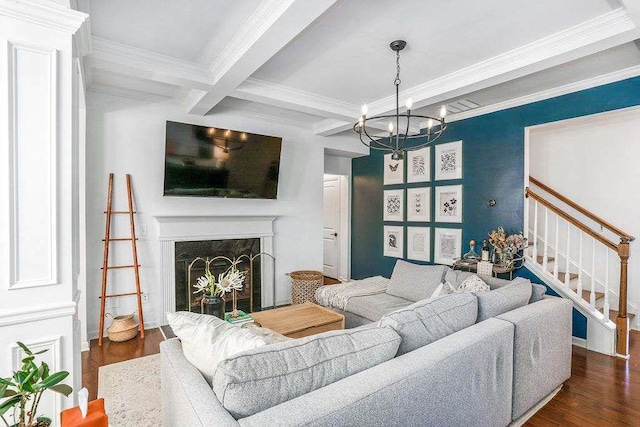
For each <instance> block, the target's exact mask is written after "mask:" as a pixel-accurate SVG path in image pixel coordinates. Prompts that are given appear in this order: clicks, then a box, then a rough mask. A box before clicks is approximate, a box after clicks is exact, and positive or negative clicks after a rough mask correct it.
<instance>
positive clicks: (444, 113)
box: [440, 105, 447, 119]
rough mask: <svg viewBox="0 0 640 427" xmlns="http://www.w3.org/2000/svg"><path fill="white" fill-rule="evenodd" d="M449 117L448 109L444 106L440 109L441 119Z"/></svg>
mask: <svg viewBox="0 0 640 427" xmlns="http://www.w3.org/2000/svg"><path fill="white" fill-rule="evenodd" d="M446 115H447V107H445V106H444V105H443V106H442V107H441V108H440V118H442V119H444V117H445V116H446Z"/></svg>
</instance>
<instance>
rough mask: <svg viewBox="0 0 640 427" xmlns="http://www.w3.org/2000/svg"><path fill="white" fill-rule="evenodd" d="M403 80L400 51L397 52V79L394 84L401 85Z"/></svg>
mask: <svg viewBox="0 0 640 427" xmlns="http://www.w3.org/2000/svg"><path fill="white" fill-rule="evenodd" d="M401 82H402V81H401V80H400V51H397V52H396V79H395V80H394V81H393V84H394V85H396V86H399V85H400V83H401Z"/></svg>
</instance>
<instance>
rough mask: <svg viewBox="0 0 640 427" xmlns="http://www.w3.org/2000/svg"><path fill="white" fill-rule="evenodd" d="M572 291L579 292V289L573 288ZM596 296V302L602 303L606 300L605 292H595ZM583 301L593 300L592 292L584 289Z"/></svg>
mask: <svg viewBox="0 0 640 427" xmlns="http://www.w3.org/2000/svg"><path fill="white" fill-rule="evenodd" d="M571 290H573V291H576V292H577V288H571ZM594 293H595V294H596V301H600V300H602V299H604V292H598V291H596V292H594ZM582 299H584V300H585V301H590V299H591V291H590V290H588V289H583V290H582Z"/></svg>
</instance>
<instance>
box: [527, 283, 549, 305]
mask: <svg viewBox="0 0 640 427" xmlns="http://www.w3.org/2000/svg"><path fill="white" fill-rule="evenodd" d="M546 293H547V287H546V286H545V285H539V284H537V283H532V284H531V298H529V304H532V303H534V302H538V301H540V300H541V299H542V297H543V296H544V294H546Z"/></svg>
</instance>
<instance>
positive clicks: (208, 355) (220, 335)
mask: <svg viewBox="0 0 640 427" xmlns="http://www.w3.org/2000/svg"><path fill="white" fill-rule="evenodd" d="M167 320H168V321H169V326H171V329H173V332H174V333H175V334H176V336H177V337H178V338H180V341H182V351H183V352H184V357H185V358H186V359H187V360H188V361H189V362H190V363H191V364H192V365H193V366H195V367H196V368H197V369H198V370H199V371H200V373H201V374H202V376H203V377H205V378H206V380H207V382H208V383H209V384H211V380H212V379H213V374H214V373H215V371H216V369H217V368H218V364H219V363H220V362H221V361H223V360H224V359H226V358H228V357H230V356H232V355H234V354H237V353H240V352H243V351H247V350H252V349H254V348H258V347H263V346H265V345H269V344H272V343H274V342H279V341H283V340H286V339H287V338H286V337H283V336H282V335H280V334H278V333H276V332H273V331H267V330H265V329H264V328H241V327H240V326H237V325H232V324H230V323H229V322H226V321H224V320H221V319H218V318H217V317H215V316H209V315H206V314H197V313H190V312H186V311H179V312H176V313H167Z"/></svg>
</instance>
